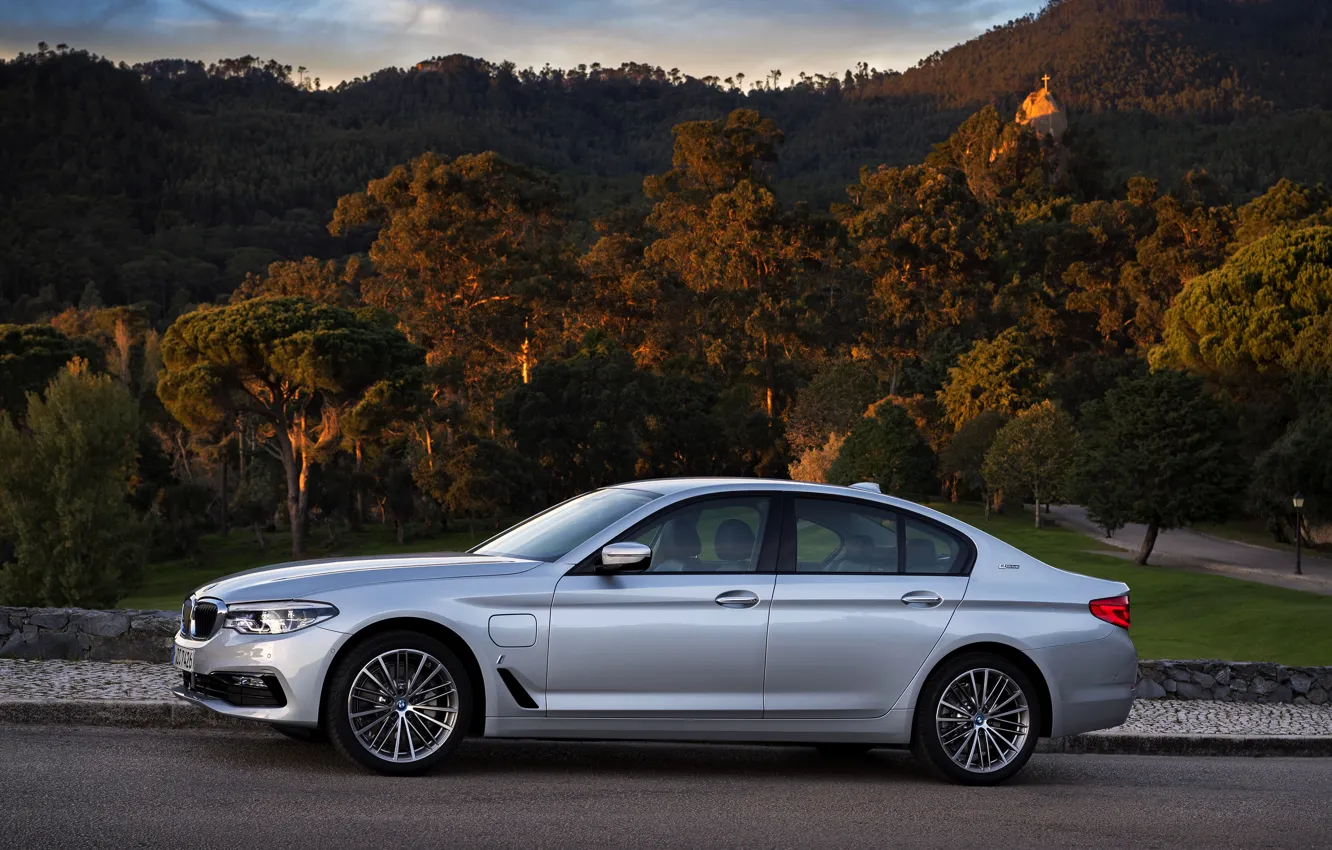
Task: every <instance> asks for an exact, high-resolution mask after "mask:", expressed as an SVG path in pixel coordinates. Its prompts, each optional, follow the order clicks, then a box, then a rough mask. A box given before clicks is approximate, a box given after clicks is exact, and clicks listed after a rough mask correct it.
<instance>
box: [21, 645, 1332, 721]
mask: <svg viewBox="0 0 1332 850" xmlns="http://www.w3.org/2000/svg"><path fill="white" fill-rule="evenodd" d="M178 680H179V674H177V673H176V672H175V671H174V670H173V669H172V668H171V667H170V665H167V664H144V663H135V662H126V663H111V662H98V661H12V660H5V659H0V700H4V699H20V700H124V701H129V702H157V701H162V700H174V698H173V697H172V696H171V694H170V690H171V688H172V687H173V686H174V685H175V684H176V683H177V682H178ZM1107 731H1114V732H1125V733H1140V732H1145V733H1153V734H1169V735H1326V736H1332V705H1259V704H1257V703H1232V702H1213V701H1208V700H1198V701H1187V700H1138V702H1137V703H1135V704H1134V706H1133V711H1132V713H1131V714H1130V715H1129V719H1128V722H1127V723H1125V724H1124V725H1123V726H1120V727H1117V728H1116V729H1114V730H1107Z"/></svg>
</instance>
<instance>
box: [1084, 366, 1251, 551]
mask: <svg viewBox="0 0 1332 850" xmlns="http://www.w3.org/2000/svg"><path fill="white" fill-rule="evenodd" d="M1082 423H1083V428H1082V449H1081V452H1080V453H1079V457H1078V459H1077V462H1076V466H1075V472H1074V490H1075V492H1076V494H1077V495H1078V497H1079V498H1080V499H1081V500H1082V502H1083V503H1084V504H1085V505H1086V506H1087V513H1088V515H1090V516H1091V518H1092V519H1094V520H1095V521H1096V522H1097V523H1099V524H1100V525H1101V526H1102V527H1104V528H1106V529H1108V530H1113V529H1115V528H1119V527H1120V526H1122V525H1124V524H1125V523H1127V522H1140V523H1143V524H1145V525H1146V526H1147V532H1146V534H1145V535H1144V536H1143V541H1142V548H1141V549H1140V550H1139V551H1138V557H1137V561H1138V563H1140V564H1145V563H1147V558H1148V556H1150V555H1151V553H1152V547H1153V546H1154V545H1155V544H1156V536H1157V534H1158V533H1159V532H1161V531H1163V530H1167V529H1171V528H1178V527H1179V526H1182V525H1187V524H1189V523H1193V522H1199V521H1202V520H1208V519H1222V518H1224V517H1225V515H1226V513H1227V511H1229V510H1230V508H1231V507H1232V506H1233V504H1234V501H1235V497H1236V496H1237V494H1238V493H1239V492H1240V489H1241V488H1242V486H1243V480H1244V476H1243V464H1244V462H1243V460H1242V458H1241V456H1240V453H1239V447H1238V445H1237V443H1236V439H1235V436H1234V435H1235V423H1234V421H1233V419H1232V418H1231V417H1230V416H1228V415H1227V414H1226V411H1225V410H1224V408H1222V406H1221V405H1220V403H1218V402H1217V401H1216V400H1215V399H1213V398H1212V397H1211V396H1210V395H1208V394H1207V392H1206V390H1205V389H1204V386H1203V382H1202V381H1201V380H1200V379H1199V378H1197V377H1194V376H1191V375H1187V374H1185V373H1183V372H1176V371H1170V370H1166V371H1161V372H1154V373H1152V374H1150V375H1147V376H1146V377H1143V378H1137V379H1132V380H1125V381H1121V382H1120V383H1119V385H1118V386H1117V387H1116V388H1115V389H1113V390H1111V391H1110V392H1108V393H1106V396H1105V398H1104V399H1101V400H1099V401H1093V402H1090V403H1089V404H1087V405H1086V406H1085V407H1084V408H1083V417H1082Z"/></svg>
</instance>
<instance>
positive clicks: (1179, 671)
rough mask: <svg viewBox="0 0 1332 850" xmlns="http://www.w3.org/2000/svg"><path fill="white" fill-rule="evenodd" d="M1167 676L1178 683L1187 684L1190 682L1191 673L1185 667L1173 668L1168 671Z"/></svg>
mask: <svg viewBox="0 0 1332 850" xmlns="http://www.w3.org/2000/svg"><path fill="white" fill-rule="evenodd" d="M1166 675H1168V676H1169V677H1170V678H1172V679H1174V680H1175V681H1176V682H1187V681H1188V680H1189V671H1188V670H1185V669H1184V668H1183V667H1171V668H1170V669H1169V670H1166Z"/></svg>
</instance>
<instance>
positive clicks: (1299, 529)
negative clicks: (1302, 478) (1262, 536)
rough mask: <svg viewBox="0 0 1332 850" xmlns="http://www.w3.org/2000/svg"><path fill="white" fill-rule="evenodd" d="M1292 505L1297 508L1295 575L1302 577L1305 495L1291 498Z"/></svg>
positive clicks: (1300, 494) (1296, 495)
mask: <svg viewBox="0 0 1332 850" xmlns="http://www.w3.org/2000/svg"><path fill="white" fill-rule="evenodd" d="M1290 503H1291V504H1292V505H1294V506H1295V575H1297V576H1302V575H1304V571H1303V570H1302V569H1300V538H1301V537H1302V536H1303V529H1304V520H1303V515H1304V494H1303V493H1296V494H1295V495H1294V496H1292V497H1291V500H1290Z"/></svg>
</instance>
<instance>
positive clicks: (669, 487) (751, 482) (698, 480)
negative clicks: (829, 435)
mask: <svg viewBox="0 0 1332 850" xmlns="http://www.w3.org/2000/svg"><path fill="white" fill-rule="evenodd" d="M615 486H616V487H624V488H626V489H633V490H648V491H651V492H653V493H660V494H662V495H663V496H671V495H675V494H676V493H683V492H685V491H687V490H701V489H704V488H719V489H735V490H739V489H745V490H750V489H772V490H804V491H808V492H811V493H840V494H843V495H862V496H864V495H871V496H877V495H879V494H878V493H873V492H871V491H868V490H861V489H853V488H851V487H842V486H839V485H836V484H813V483H810V482H808V481H788V480H786V479H781V478H737V477H729V478H728V477H715V478H711V477H702V476H700V477H694V478H649V479H644V480H642V481H625V482H622V483H620V484H616V485H615Z"/></svg>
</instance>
